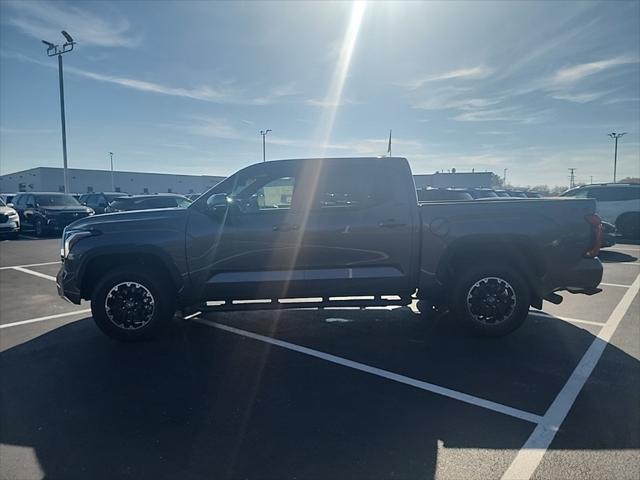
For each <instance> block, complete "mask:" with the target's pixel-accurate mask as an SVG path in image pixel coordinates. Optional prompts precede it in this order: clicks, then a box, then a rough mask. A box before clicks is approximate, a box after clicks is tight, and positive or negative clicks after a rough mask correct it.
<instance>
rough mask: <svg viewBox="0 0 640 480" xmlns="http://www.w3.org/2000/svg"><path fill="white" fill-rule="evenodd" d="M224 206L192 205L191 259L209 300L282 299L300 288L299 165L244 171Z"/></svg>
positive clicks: (197, 282)
mask: <svg viewBox="0 0 640 480" xmlns="http://www.w3.org/2000/svg"><path fill="white" fill-rule="evenodd" d="M240 173H241V175H240V176H239V178H238V180H237V182H236V184H235V185H234V187H233V189H232V191H231V192H224V193H227V195H229V196H230V198H232V202H231V204H230V206H229V207H228V208H226V209H225V210H224V211H220V210H218V211H206V212H202V211H198V210H196V209H191V210H192V212H193V213H192V214H191V215H190V219H189V225H188V228H187V260H188V262H189V270H190V272H191V280H192V285H194V286H196V288H197V286H200V288H201V291H200V292H199V295H198V296H199V297H200V298H204V299H207V300H224V299H243V298H244V299H251V298H281V297H286V296H290V295H291V293H290V292H295V291H296V290H299V287H300V285H301V283H302V274H301V272H298V271H297V270H298V269H300V268H301V265H299V261H298V258H299V250H300V243H301V230H300V228H299V227H300V222H301V215H302V213H301V210H302V208H301V206H302V202H301V199H300V192H299V191H298V190H297V187H298V185H299V183H300V178H299V172H298V167H297V166H296V165H295V164H284V165H278V166H274V165H269V164H266V165H264V164H263V165H254V166H253V167H250V168H248V169H245V170H244V171H243V172H240Z"/></svg>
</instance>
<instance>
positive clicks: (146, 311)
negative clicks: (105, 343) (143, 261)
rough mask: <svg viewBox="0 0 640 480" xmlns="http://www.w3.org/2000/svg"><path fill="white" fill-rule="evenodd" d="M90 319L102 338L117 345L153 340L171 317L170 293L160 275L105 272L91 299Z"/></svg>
mask: <svg viewBox="0 0 640 480" xmlns="http://www.w3.org/2000/svg"><path fill="white" fill-rule="evenodd" d="M91 312H92V314H93V319H94V321H95V322H96V324H97V325H98V327H99V328H100V330H102V331H103V332H104V333H105V334H107V335H108V336H110V337H112V338H115V339H116V340H120V341H138V340H146V339H149V338H152V337H153V336H155V335H156V334H157V333H158V331H159V329H160V328H161V326H162V324H163V323H166V322H167V321H168V320H170V319H171V318H172V317H173V314H174V312H175V301H174V295H173V292H172V289H171V288H170V286H169V284H168V282H167V281H166V280H165V279H164V278H162V276H161V275H158V274H157V273H154V272H153V271H152V270H149V269H146V268H144V267H121V268H117V269H114V270H112V271H111V272H108V273H107V274H106V275H105V276H104V278H102V279H101V280H100V281H99V282H98V284H97V285H96V287H95V288H94V291H93V295H92V296H91Z"/></svg>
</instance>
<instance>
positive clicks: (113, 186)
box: [109, 152, 116, 192]
mask: <svg viewBox="0 0 640 480" xmlns="http://www.w3.org/2000/svg"><path fill="white" fill-rule="evenodd" d="M109 156H110V157H111V191H112V192H115V191H116V185H115V183H114V182H113V152H109Z"/></svg>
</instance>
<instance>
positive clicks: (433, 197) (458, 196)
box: [416, 188, 473, 202]
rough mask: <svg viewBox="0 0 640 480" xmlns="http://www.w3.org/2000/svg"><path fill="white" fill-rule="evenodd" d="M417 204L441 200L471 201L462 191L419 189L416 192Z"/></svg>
mask: <svg viewBox="0 0 640 480" xmlns="http://www.w3.org/2000/svg"><path fill="white" fill-rule="evenodd" d="M416 193H417V194H418V201H419V202H437V201H441V200H473V197H472V196H471V195H470V194H469V193H468V192H465V191H464V190H458V189H455V188H420V189H418V190H417V191H416Z"/></svg>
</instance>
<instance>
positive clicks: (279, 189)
mask: <svg viewBox="0 0 640 480" xmlns="http://www.w3.org/2000/svg"><path fill="white" fill-rule="evenodd" d="M295 182H296V179H295V177H280V178H276V179H274V180H271V181H270V182H268V183H266V184H265V185H263V186H262V187H260V188H259V189H258V191H257V192H256V193H254V194H253V198H255V200H256V203H257V206H258V210H273V209H281V208H291V202H292V200H293V187H294V186H295Z"/></svg>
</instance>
